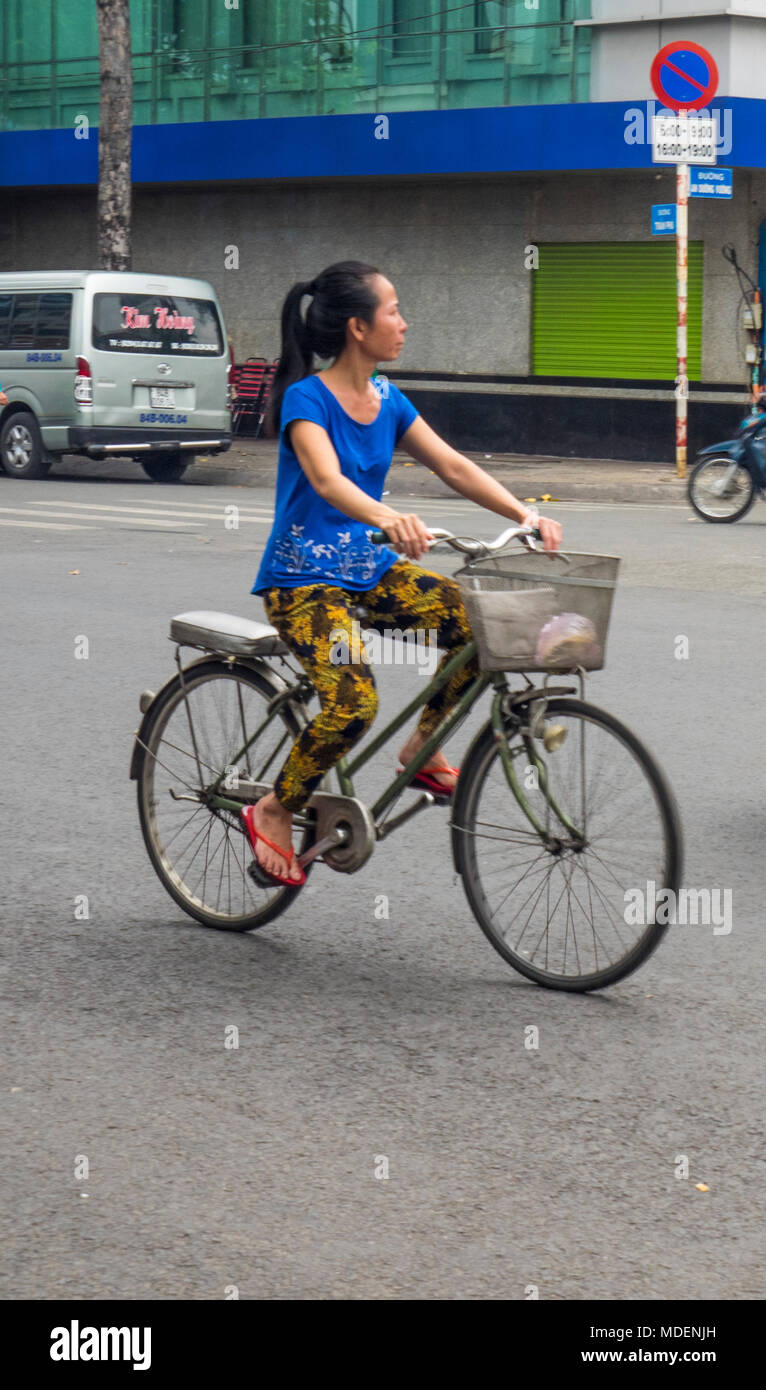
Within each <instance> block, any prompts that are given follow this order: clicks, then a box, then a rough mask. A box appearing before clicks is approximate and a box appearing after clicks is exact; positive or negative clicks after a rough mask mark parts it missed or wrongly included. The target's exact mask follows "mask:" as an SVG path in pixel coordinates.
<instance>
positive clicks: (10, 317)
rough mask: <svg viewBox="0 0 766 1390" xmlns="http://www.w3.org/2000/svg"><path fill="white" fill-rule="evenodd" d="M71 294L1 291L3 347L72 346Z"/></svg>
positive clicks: (0, 335) (0, 330)
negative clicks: (70, 330)
mask: <svg viewBox="0 0 766 1390" xmlns="http://www.w3.org/2000/svg"><path fill="white" fill-rule="evenodd" d="M71 321H72V296H71V294H65V293H56V292H54V291H51V292H50V293H47V294H0V348H68V347H69V329H70V324H71Z"/></svg>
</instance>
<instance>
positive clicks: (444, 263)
mask: <svg viewBox="0 0 766 1390" xmlns="http://www.w3.org/2000/svg"><path fill="white" fill-rule="evenodd" d="M734 188H735V196H734V199H733V200H732V201H731V202H726V201H722V202H720V203H709V202H707V201H703V200H702V199H695V200H692V202H691V204H690V219H689V224H690V236H691V237H692V238H694V239H699V238H701V239H703V240H704V242H705V281H704V291H703V378H704V380H706V381H711V382H717V381H720V382H734V381H740V380H744V374H745V368H744V364H743V361H742V357H741V344H742V343H743V341H744V338H743V335H742V334H741V333H740V335H739V338H740V346H739V347H738V343H737V331H736V322H735V318H736V310H737V301H738V291H737V286H736V280H735V276H734V272H733V271H732V269H731V267H730V266H729V265H728V264H727V263H726V262H725V261H724V259H723V257H722V256H721V254H720V248H721V246H722V245H723V243H724V242H727V241H731V242H733V243H734V244H735V246H736V247H737V251H738V254H739V257H740V260H741V261H742V263H743V265H744V266H745V268H746V269H747V270H748V271H749V272H750V274H752V275H754V274H755V271H756V268H757V239H758V228H759V225H760V222H761V221H762V220H763V219H766V175H764V174H761V173H754V174H748V173H743V172H740V171H739V170H737V171H735V174H734ZM674 196H675V194H674V172H673V171H672V170H670V169H668V170H662V171H659V170H657V171H651V172H647V173H646V174H640V175H638V174H621V175H614V176H611V175H598V176H596V175H577V174H570V175H566V176H554V177H550V176H546V177H544V178H543V177H541V178H504V179H498V180H475V181H460V182H457V181H454V182H448V181H431V182H428V183H423V184H420V185H418V184H416V183H405V182H399V183H358V182H356V181H354V182H351V181H349V182H348V183H342V184H340V183H339V184H334V185H313V186H301V187H288V186H279V187H278V186H274V185H271V186H253V187H250V188H236V189H234V188H226V189H223V188H221V189H208V190H206V191H204V192H201V191H199V190H193V189H192V190H181V189H168V190H164V191H160V192H156V191H150V190H141V189H137V190H136V192H135V198H134V236H133V244H134V245H133V267H134V269H135V270H145V271H151V272H154V273H168V272H170V271H172V272H173V273H176V274H184V275H199V276H202V277H203V278H205V279H208V280H211V281H212V283H213V284H214V285H215V287H216V290H217V292H218V294H219V296H220V299H221V302H222V305H223V310H224V314H225V317H226V324H227V328H228V331H229V333H230V335H231V337H232V339H233V341H234V346H235V351H236V356H237V360H238V361H241V360H243V359H244V358H245V357H247V356H250V355H253V354H260V355H263V356H265V357H268V358H272V357H274V356H275V355H276V354H277V351H278V348H279V311H280V306H281V303H282V300H283V298H284V295H285V293H286V292H287V290H288V289H289V287H290V286H291V285H292V284H293V282H294V281H295V280H298V279H310V278H311V277H313V276H314V275H316V274H317V273H318V272H319V271H320V270H321V269H322V268H323V267H324V266H325V265H328V264H329V263H330V262H331V261H333V260H338V259H341V258H344V257H349V256H350V257H354V258H357V259H363V260H369V261H372V262H373V263H374V264H376V265H378V266H379V267H380V269H381V270H383V271H384V272H385V273H386V274H387V275H389V276H390V277H391V278H392V279H393V281H394V283H395V285H396V287H397V290H398V291H399V296H400V300H401V304H402V309H403V312H404V314H405V317H406V318H407V321H408V323H409V332H408V335H407V345H406V347H405V350H404V352H403V353H402V356H401V358H400V359H399V361H398V363H397V367H398V368H399V369H401V370H403V371H404V370H409V371H432V372H459V371H465V372H473V373H487V374H507V375H515V376H525V375H526V374H527V373H528V371H529V359H530V307H531V296H532V277H533V274H534V272H533V271H529V270H527V269H525V265H524V251H525V247H526V246H527V245H529V244H540V243H541V242H545V241H622V240H626V241H630V240H641V241H647V240H649V239H650V231H649V225H650V224H649V216H650V214H649V209H650V205H651V204H652V203H661V202H670V201H673V199H674ZM95 212H96V201H95V194H94V193H85V192H78V191H66V192H57V191H45V192H42V193H41V192H29V193H23V194H22V193H18V194H17V193H11V194H6V195H5V199H4V203H3V217H2V219H1V220H2V223H3V235H2V236H0V270H34V269H40V268H48V269H63V268H78V269H79V268H82V269H84V268H88V267H90V266H94V265H95V264H96V238H95ZM230 246H236V247H237V248H238V252H239V269H237V270H234V269H228V270H227V269H225V267H224V260H225V253H226V248H227V247H230ZM626 288H627V287H626Z"/></svg>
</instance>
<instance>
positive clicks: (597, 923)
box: [130, 526, 682, 991]
mask: <svg viewBox="0 0 766 1390" xmlns="http://www.w3.org/2000/svg"><path fill="white" fill-rule="evenodd" d="M430 529H431V534H432V536H433V537H434V539H433V541H431V542H429V543H428V548H429V549H431V548H433V546H435V545H437V544H440V543H442V542H446V543H448V544H449V545H450V546H451V547H452V548H453V549H456V550H458V551H461V552H463V553H464V554H466V555H468V557H469V559H468V560H467V561H466V562H465V566H464V570H463V571H459V572H458V574H459V575H462V574H463V573H464V571H465V570H467V571H469V573H470V574H473V570H472V567H474V566H476V564H477V562H479V561H481V562H482V564H484V565H485V566H487V565H488V566H490V567H491V566H492V565H496V566H497V565H502V563H503V557H502V556H499V552H501V551H503V550H504V549H505V547H507V546H509V545H510V543H511V542H512V541H515V540H520V541H522V543H523V546H524V548H525V550H527V551H530V550H536V547H535V543H534V537H535V536H536V537H537V538H538V539H539V533H538V532H534V531H532V529H531V528H530V527H529V526H526V527H523V526H522V527H511V528H509V529H508V530H506V531H504V532H503V533H502V534H501V535H500V536H499V537H497V538H496V540H495V541H493V542H486V543H485V542H482V541H478V540H476V539H475V538H469V537H457V536H454V535H453V534H452V533H451V532H449V531H445V530H442V529H440V528H430ZM371 534H372V538H373V540H375V541H386V540H387V537H386V535H385V533H384V532H382V531H379V532H372V533H371ZM514 553H515V555H517V556H519V558H521V556H520V552H519V551H518V550H516V551H515V552H514ZM488 557H489V558H488ZM549 558H550V557H549V556H547V555H546V553H545V552H541V551H537V560H536V562H535V563H536V564H537V565H538V566H539V565H540V564H542V565H543V567H545V562H546V560H547V559H549ZM558 558H559V559H561V560H562V561H566V562H567V563H570V561H571V560H572V559H574V558H575V557H566V556H561V555H560V554H559V555H558ZM585 558H587V557H585ZM592 558H593V559H595V560H599V559H600V558H601V557H592ZM607 558H612V557H607ZM506 560H507V557H506ZM617 563H619V562H617V561H615V564H617ZM526 573H527V572H526V571H524V574H526ZM547 573H548V571H547V570H545V568H543V587H542V588H541V587H540V581H539V580H538V582H537V585H536V586H535V585H530V587H531V588H534V589H535V594H536V598H535V600H534V602H535V603H539V602H542V595H545V594H547V593H548V592H549V588H548V582H547V579H546V578H545V576H546V574H547ZM488 582H489V587H490V588H491V587H492V583H493V582H495V581H492V580H490V581H488ZM496 582H497V584H498V585H499V587H500V588H502V587H503V584H504V580H503V579H500V580H497V581H496ZM566 582H568V583H569V582H571V583H578V582H580V581H577V580H572V581H569V580H567V581H566ZM582 582H583V583H584V584H585V585H586V586H587V585H591V586H594V587H592V589H590V590H589V589H587V588H583V589H582V590H581V591H579V592H581V593H582V594H584V595H587V594H588V593H592V594H593V595H594V596H595V597H594V601H596V600H598V602H602V603H603V602H604V601H606V599H605V591H606V589H610V586H609V584H608V583H607V582H606V581H602V580H598V579H588V578H586V579H585V580H584V581H582ZM481 583H482V581H481V580H480V579H477V578H471V579H470V581H469V582H468V588H477V587H480V586H481ZM599 585H601V586H602V587H601V589H599V588H598V586H599ZM521 587H523V583H522V586H521ZM613 587H614V584H613V583H612V584H611V589H613ZM611 589H610V592H609V596H608V602H607V608H608V607H609V606H610V605H611ZM602 591H604V592H602ZM517 597H518V596H517ZM514 601H515V600H514ZM583 601H584V600H583ZM363 612H364V608H363V604H360V605H359V606H358V607H357V609H356V613H357V616H360V615H363ZM607 620H608V614H607ZM471 623H472V632H473V633H474V635H473V636H472V639H471V640H470V641H469V642H467V643H466V644H465V645H464V646H463V647H461V648H460V649H459V650H458V651H456V652H454V653H453V654H452V656H451V657H450V659H449V661H448V662H447V664H446V665H445V666H444V669H443V670H442V671H441V672H437V674H436V675H435V676H434V677H433V679H432V680H431V681H430V682H429V683H428V684H427V685H426V686H425V687H424V688H423V689H422V690H421V691H420V692H419V694H418V695H417V696H416V697H415V698H414V699H412V700H410V702H409V703H408V704H407V706H406V707H405V708H404V709H403V710H401V711H400V713H399V714H397V715H396V716H395V718H394V719H392V720H391V721H390V723H389V724H387V725H386V726H385V727H384V728H383V729H382V730H381V731H380V732H379V733H378V734H377V735H376V736H375V737H374V738H372V739H371V740H370V742H369V743H368V744H367V745H366V747H364V748H363V749H362V750H361V751H360V752H358V753H357V754H356V755H355V756H354V757H353V758H351V759H349V758H348V757H344V758H342V759H341V760H340V761H339V762H338V763H337V764H336V766H335V768H334V773H335V776H336V779H337V786H338V790H337V792H333V791H332V790H330V789H329V788H330V786H331V773H327V774H326V775H325V777H324V779H323V782H322V784H321V785H320V788H318V789H317V790H316V791H315V792H314V793H313V795H312V797H311V799H310V801H309V803H308V805H307V806H306V807H305V808H304V810H303V811H302V812H300V813H298V814H296V815H295V816H294V817H293V825H294V829H295V831H297V832H298V834H299V835H300V849H299V852H298V856H297V857H298V860H299V862H300V864H301V865H302V867H303V869H304V870H305V872H306V876H307V878H308V877H309V875H310V873H311V871H312V869H313V867H314V865H315V864H316V863H317V861H318V860H321V862H322V863H324V864H325V865H326V866H327V867H328V868H329V869H331V870H333V871H335V872H338V873H354V872H356V870H357V869H360V868H361V867H362V865H363V864H365V863H366V862H367V861H368V859H369V858H370V855H371V854H372V852H373V850H374V849H375V847H376V845H377V844H378V842H379V841H382V840H384V839H386V838H387V837H388V836H389V835H390V834H391V833H392V832H393V831H394V830H396V829H398V828H399V827H401V826H402V825H405V824H406V823H407V822H408V821H409V820H410V818H411V817H412V816H414V815H416V814H418V813H419V812H420V811H421V810H424V809H427V808H429V807H432V806H434V805H443V806H449V805H450V804H451V818H450V841H451V849H452V856H453V861H454V867H455V870H456V874H457V875H458V876H459V877H460V878H461V879H462V881H463V887H464V890H465V893H466V897H467V900H468V903H469V905H470V907H471V909H472V912H473V914H474V916H475V917H476V920H477V922H478V924H479V926H480V927H481V929H482V931H483V932H484V934H485V935H486V936H487V938H488V939H489V941H490V942H491V944H492V946H493V947H494V948H495V950H496V951H498V952H499V954H500V955H501V956H502V957H503V959H504V960H505V961H506V962H507V963H508V964H510V965H511V966H512V967H514V969H516V970H517V971H519V972H520V973H521V974H522V975H524V976H526V977H527V978H528V979H531V980H534V981H536V982H537V983H538V984H540V985H543V986H546V987H549V988H555V989H562V990H575V991H586V990H592V989H599V988H603V987H604V986H607V985H610V984H613V983H615V982H616V981H617V980H620V979H622V978H623V977H625V976H626V975H628V974H629V973H630V972H631V971H633V970H635V969H636V968H637V967H638V966H639V965H640V964H642V962H643V961H645V960H646V959H647V957H648V956H649V955H650V954H651V952H652V951H653V950H654V949H655V948H656V947H657V945H658V944H659V942H660V940H661V939H662V936H663V935H664V933H665V931H666V929H667V914H665V921H664V922H663V921H660V920H658V912H657V907H656V902H654V903H652V902H651V901H650V895H649V885H650V884H651V883H654V884H655V885H656V886H657V887H658V888H659V889H660V890H662V889H665V890H671V891H672V892H673V893H676V892H677V890H678V886H679V881H680V876H681V860H682V845H681V829H680V824H679V819H678V813H677V810H676V805H675V801H674V798H673V795H672V793H671V791H670V788H669V786H668V784H667V782H666V779H665V777H664V775H663V773H662V772H661V770H660V768H659V767H658V766H657V764H656V763H655V761H654V759H653V758H652V757H651V755H650V754H649V753H648V752H647V750H646V749H645V748H644V747H643V745H642V744H641V743H640V742H639V740H638V739H637V738H636V736H635V735H634V734H633V733H631V731H630V730H629V729H627V728H626V727H625V726H624V725H623V724H621V723H620V722H619V721H618V720H616V719H615V718H614V717H613V716H612V715H610V714H608V713H606V712H604V711H602V710H599V709H597V708H596V707H595V706H593V705H591V704H589V703H587V702H586V701H585V699H584V680H585V674H586V671H585V668H584V667H583V666H582V665H579V666H578V667H577V668H576V669H575V670H574V672H573V673H572V674H574V676H575V677H576V679H577V682H578V684H576V685H573V684H569V685H567V684H563V685H552V684H550V681H551V679H552V678H555V676H554V673H553V672H551V671H549V670H548V669H547V668H546V670H545V674H544V679H543V682H542V684H538V685H535V684H533V682H532V681H531V680H530V678H529V675H528V674H527V673H526V671H524V672H521V673H520V674H521V675H522V677H523V680H524V682H525V685H524V686H522V687H521V688H520V689H514V688H513V687H512V685H511V684H510V682H509V680H508V673H507V671H506V670H498V669H483V667H482V665H480V669H479V674H478V676H477V677H476V678H475V679H474V681H473V682H472V683H471V685H470V686H469V687H468V689H467V690H466V691H465V692H464V694H463V696H462V698H461V699H460V701H459V703H458V704H457V705H456V706H455V707H454V708H453V709H452V710H451V711H450V712H449V713H448V714H447V715H445V717H444V718H443V720H442V721H441V724H440V725H439V726H438V728H437V729H436V730H435V731H434V733H433V734H432V735H431V737H430V738H429V739H428V740H427V741H426V743H425V744H424V745H423V747H422V749H421V750H420V752H419V753H418V755H417V757H415V758H414V759H413V760H412V761H411V762H410V763H409V764H408V766H407V767H406V768H405V769H404V771H403V772H401V773H399V774H398V775H397V776H396V777H395V778H394V780H393V781H392V782H391V783H390V784H389V785H388V786H387V787H386V789H385V790H384V791H383V792H382V793H381V795H380V796H379V797H378V798H377V800H376V801H375V802H374V804H373V805H371V806H368V805H367V804H365V802H364V801H363V800H361V799H360V798H358V797H357V796H356V795H355V793H354V783H353V777H354V775H355V774H356V773H357V772H358V770H359V769H360V768H362V767H363V766H364V764H365V763H366V762H368V760H369V759H370V758H371V757H372V756H373V755H374V754H375V753H376V752H377V751H378V749H380V748H381V747H382V746H383V745H384V744H385V743H387V742H388V740H389V739H390V738H391V737H392V736H393V734H394V733H395V732H396V731H397V730H398V729H400V728H401V727H402V725H404V724H405V723H406V722H407V721H408V720H409V719H410V718H411V716H412V715H413V713H414V712H415V710H417V709H418V708H419V707H420V706H421V705H423V704H425V703H426V701H427V700H429V699H430V698H431V695H432V694H433V693H435V691H436V690H437V689H439V688H440V687H441V686H442V685H443V684H445V683H446V682H447V681H448V680H449V679H450V678H451V676H452V674H453V672H455V671H457V670H458V669H459V668H461V667H462V666H463V665H464V664H466V662H468V661H469V660H470V659H471V658H472V657H473V656H474V655H475V654H477V652H479V651H480V650H483V647H482V643H483V642H484V638H483V637H482V636H481V635H480V636H479V645H477V637H476V629H475V628H474V626H473V623H474V619H473V618H471ZM507 627H508V625H507V624H506V629H507ZM538 627H539V623H538ZM169 636H170V638H171V640H172V641H174V642H175V643H176V651H175V663H176V667H177V674H176V675H174V676H172V677H171V678H170V680H169V681H168V682H167V683H166V684H165V685H164V686H163V687H162V689H161V690H159V691H158V692H157V693H156V694H154V693H153V692H152V691H144V692H143V694H142V696H141V699H140V702H139V703H140V708H141V711H142V714H143V719H142V721H141V724H140V727H139V729H138V730H137V731H136V735H135V742H134V747H133V755H132V760H131V768H130V775H131V778H133V779H134V780H135V781H136V782H137V793H138V809H139V817H140V823H141V830H142V834H143V838H144V841H145V844H146V848H147V850H148V853H149V857H150V859H151V862H152V864H153V866H154V869H155V871H156V873H157V874H158V876H159V878H160V880H161V882H162V883H163V885H164V887H165V888H166V890H167V891H168V893H169V894H170V895H171V897H172V898H173V899H174V900H175V902H176V903H177V904H178V905H179V906H180V907H181V908H182V909H183V910H184V911H185V912H187V913H188V914H190V915H191V916H192V917H194V918H196V920H197V921H199V922H202V923H203V924H205V925H206V926H211V927H215V928H219V929H224V930H229V931H250V930H253V929H255V928H260V927H263V926H265V925H266V924H267V923H268V922H271V921H273V920H274V919H275V918H276V917H277V916H278V915H279V914H280V913H282V912H284V911H285V910H286V909H287V908H288V907H289V906H290V905H291V903H292V902H293V900H294V898H295V896H296V893H297V892H300V891H305V890H304V889H300V888H297V889H296V888H290V887H279V886H275V887H274V888H272V889H267V888H264V887H262V886H261V885H260V884H258V882H257V881H255V880H254V878H253V876H252V875H251V874H250V873H249V867H250V865H252V863H253V857H252V852H251V849H250V845H249V841H248V839H247V836H246V832H245V827H244V823H243V821H242V819H241V816H240V812H241V810H242V807H243V806H244V805H246V804H247V803H248V802H254V801H256V800H258V798H259V797H261V796H263V795H265V794H266V793H267V792H268V791H270V790H272V787H273V777H274V776H275V773H276V771H278V769H279V767H280V766H281V763H282V762H283V761H284V758H285V757H286V756H287V752H288V751H289V746H290V745H291V744H292V742H293V741H294V740H295V739H296V738H297V737H298V735H299V733H300V731H301V729H302V728H303V727H304V726H305V724H306V723H308V722H309V719H310V715H309V712H308V708H307V705H308V702H309V700H310V698H311V696H312V694H314V693H315V692H314V687H313V686H312V684H311V682H310V681H309V680H308V679H307V677H306V675H305V672H303V671H302V670H298V671H295V669H294V668H293V667H292V666H291V665H290V662H289V660H288V659H287V658H288V656H289V649H288V648H287V647H286V646H285V644H284V643H283V642H282V641H281V639H280V638H279V635H278V633H277V632H276V630H275V629H274V628H273V627H271V626H270V625H268V624H265V623H259V622H253V621H250V620H247V619H241V618H236V617H232V616H231V615H229V614H220V613H204V612H200V613H186V614H181V615H179V616H177V617H175V618H173V619H172V621H171V624H170V633H169ZM601 636H602V639H605V630H604V631H602V633H601ZM484 637H486V634H484ZM484 645H486V643H484ZM186 647H189V648H194V649H197V650H200V651H202V653H203V655H202V656H200V657H198V658H196V659H194V660H192V661H190V662H189V663H188V664H187V665H186V666H185V667H184V666H183V665H182V661H181V651H182V649H183V648H186ZM273 658H278V659H279V660H280V662H281V663H282V666H283V667H286V668H287V671H288V672H289V675H290V677H291V679H287V678H286V677H285V675H284V674H283V672H282V670H277V669H276V666H275V665H274V664H273ZM489 664H490V665H491V664H492V663H491V662H490V663H489ZM530 664H531V663H530ZM490 686H491V687H492V690H493V697H492V707H491V713H490V718H489V720H488V721H487V722H486V723H485V724H484V725H483V726H482V728H481V729H479V731H478V733H477V734H476V736H475V738H474V739H473V741H472V743H471V745H470V748H469V749H468V751H467V753H466V754H465V756H464V758H463V762H462V769H461V773H460V777H459V779H458V782H457V785H456V788H455V791H454V794H453V797H452V802H451V803H450V797H449V795H447V794H446V793H445V795H444V796H439V795H438V794H436V793H434V792H431V791H422V792H420V794H419V796H418V797H417V800H416V801H415V802H414V803H412V804H411V805H409V806H406V807H405V809H404V810H402V811H400V812H399V813H398V814H397V815H395V816H393V817H390V818H389V813H390V811H391V809H392V807H393V806H394V804H395V802H396V801H397V800H398V799H399V798H400V797H401V796H402V794H403V793H404V792H405V791H406V790H407V787H408V785H409V783H410V781H411V779H412V777H413V776H414V775H415V773H416V772H417V771H418V770H419V768H420V767H421V766H423V765H424V764H426V763H427V761H428V759H429V758H430V757H431V754H432V753H433V752H434V751H435V750H436V749H437V748H438V747H440V746H441V745H443V744H444V743H445V742H446V741H447V739H448V738H449V737H450V736H452V735H453V734H454V733H455V731H456V730H457V729H458V727H459V726H460V725H461V724H462V723H463V721H464V719H465V718H466V717H467V716H468V714H469V712H470V711H471V709H472V708H473V707H474V705H475V703H476V701H477V700H478V699H480V698H481V696H482V694H483V693H484V691H485V690H487V689H489V687H490ZM573 697H575V698H573ZM586 734H587V745H586ZM269 773H271V778H272V780H269ZM415 790H419V789H417V788H413V791H415ZM187 803H192V804H193V809H189V808H188V807H187ZM644 882H646V885H647V911H646V913H645V914H644V915H645V917H646V920H645V921H644V922H641V921H640V920H639V921H637V922H636V923H629V922H628V920H627V918H628V915H629V914H628V913H627V912H626V909H625V901H626V897H627V890H629V889H630V890H635V889H636V888H643V884H644Z"/></svg>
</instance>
